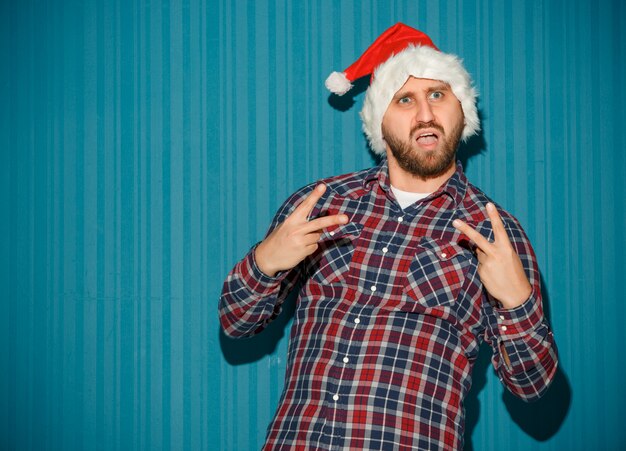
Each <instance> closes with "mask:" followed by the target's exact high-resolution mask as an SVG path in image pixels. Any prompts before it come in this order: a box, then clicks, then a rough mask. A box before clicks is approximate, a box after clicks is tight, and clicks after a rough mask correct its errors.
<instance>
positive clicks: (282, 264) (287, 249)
mask: <svg viewBox="0 0 626 451" xmlns="http://www.w3.org/2000/svg"><path fill="white" fill-rule="evenodd" d="M324 191H326V185H323V184H320V185H317V186H316V187H315V189H314V190H313V191H312V192H311V194H309V196H308V197H307V198H306V199H304V201H302V203H301V204H300V205H298V207H297V208H296V209H295V210H294V211H293V212H292V213H291V214H290V215H289V216H288V217H287V219H285V221H284V222H283V223H282V224H280V225H279V226H278V227H276V228H275V229H274V230H273V231H272V233H270V234H269V235H268V236H267V238H265V239H264V240H263V241H262V242H261V243H260V244H259V245H258V246H257V248H256V252H255V254H254V256H255V259H256V263H257V266H258V267H259V269H260V270H261V271H263V273H264V274H266V275H268V276H270V277H274V276H275V275H276V273H277V272H279V271H285V270H288V269H291V268H293V267H294V266H296V265H297V264H298V263H300V262H301V261H302V260H304V259H305V258H306V257H307V256H309V255H311V254H312V253H313V252H315V250H316V249H317V246H318V244H317V242H318V241H319V239H320V237H321V236H322V230H323V229H325V228H327V227H331V226H334V225H339V224H345V223H347V222H348V217H347V216H346V215H332V216H324V217H321V218H317V219H313V220H312V221H308V220H307V218H308V217H309V214H310V213H311V211H312V210H313V207H314V206H315V204H316V203H317V201H318V200H319V199H320V197H322V194H324Z"/></svg>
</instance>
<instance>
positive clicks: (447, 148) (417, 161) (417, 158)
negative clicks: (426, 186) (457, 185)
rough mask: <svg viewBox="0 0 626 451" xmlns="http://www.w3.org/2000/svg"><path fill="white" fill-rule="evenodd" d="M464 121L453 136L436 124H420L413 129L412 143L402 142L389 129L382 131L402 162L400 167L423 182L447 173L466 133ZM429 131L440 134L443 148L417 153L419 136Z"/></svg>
mask: <svg viewBox="0 0 626 451" xmlns="http://www.w3.org/2000/svg"><path fill="white" fill-rule="evenodd" d="M463 126H464V124H463V121H460V122H459V123H458V124H457V125H455V127H454V128H453V129H452V130H450V133H449V135H448V134H447V133H445V131H444V129H443V127H442V126H441V125H439V124H437V123H436V122H434V121H431V122H420V123H418V124H417V125H416V126H415V127H413V128H412V129H411V133H410V134H409V139H408V140H407V141H404V140H402V139H401V138H399V137H398V136H394V135H393V134H392V133H390V132H389V131H388V130H386V129H385V127H384V126H383V127H382V132H383V138H384V139H385V142H386V143H387V145H388V146H389V149H390V150H391V154H392V155H393V157H394V158H395V159H396V161H397V162H398V166H400V168H402V169H403V170H405V171H406V172H408V173H409V174H412V175H415V176H417V177H419V178H422V179H428V178H434V177H438V176H440V175H442V174H443V173H444V172H446V171H447V170H448V169H449V168H450V166H451V165H452V164H453V163H454V161H455V159H456V149H457V147H458V145H459V141H460V140H461V134H462V133H463ZM426 128H434V129H436V130H438V131H439V133H440V136H439V140H440V143H439V144H440V145H439V146H437V148H436V149H434V150H430V151H421V150H419V149H414V148H413V144H414V143H415V140H416V136H417V133H418V132H419V131H420V130H422V129H426Z"/></svg>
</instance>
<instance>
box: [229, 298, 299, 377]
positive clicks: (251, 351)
mask: <svg viewBox="0 0 626 451" xmlns="http://www.w3.org/2000/svg"><path fill="white" fill-rule="evenodd" d="M299 291H300V289H299V288H298V287H295V288H294V289H293V290H292V291H291V293H290V294H289V296H288V297H287V299H285V302H284V303H283V306H282V307H283V310H282V312H281V313H280V315H278V317H277V318H276V319H274V321H272V322H271V323H270V324H269V325H268V326H267V327H266V328H265V329H264V330H263V332H262V333H260V334H259V335H255V336H253V337H251V338H230V337H227V336H226V335H225V334H224V331H223V330H222V328H221V327H219V330H218V334H219V341H220V348H221V349H222V354H223V355H224V358H225V359H226V361H227V362H228V363H229V364H231V365H246V364H249V363H254V362H258V361H259V360H261V359H262V358H264V357H265V356H267V355H270V354H273V353H274V352H275V351H276V347H277V346H278V343H280V341H281V340H282V339H283V337H284V336H285V329H286V328H287V325H288V324H289V321H291V318H293V315H294V312H295V310H296V299H297V297H298V292H299Z"/></svg>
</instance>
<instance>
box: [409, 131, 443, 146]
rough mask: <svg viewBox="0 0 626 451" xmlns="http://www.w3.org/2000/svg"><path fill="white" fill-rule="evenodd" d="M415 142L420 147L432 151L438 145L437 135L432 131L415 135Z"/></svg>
mask: <svg viewBox="0 0 626 451" xmlns="http://www.w3.org/2000/svg"><path fill="white" fill-rule="evenodd" d="M415 141H416V142H417V144H418V145H419V146H420V147H423V148H426V149H429V150H430V149H434V148H435V147H437V144H438V143H439V133H437V132H436V131H434V130H426V131H421V132H419V133H418V134H417V137H416V138H415Z"/></svg>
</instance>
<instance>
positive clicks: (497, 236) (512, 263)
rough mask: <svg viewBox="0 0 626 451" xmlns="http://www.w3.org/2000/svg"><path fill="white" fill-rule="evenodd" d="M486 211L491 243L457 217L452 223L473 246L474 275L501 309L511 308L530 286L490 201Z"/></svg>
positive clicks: (523, 298) (521, 301) (519, 302)
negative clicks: (476, 259) (490, 231)
mask: <svg viewBox="0 0 626 451" xmlns="http://www.w3.org/2000/svg"><path fill="white" fill-rule="evenodd" d="M487 214H488V216H489V219H490V220H491V227H492V229H493V236H494V241H493V242H490V241H489V240H487V238H485V237H484V236H482V235H481V234H480V233H479V232H477V231H476V230H475V229H473V228H472V227H471V226H469V225H468V224H466V223H465V222H463V221H461V220H460V219H455V220H454V222H453V223H452V225H453V226H454V227H455V228H456V229H457V230H458V231H460V232H462V233H464V234H465V235H467V236H468V237H469V239H470V240H472V241H473V242H474V244H475V245H476V256H477V257H478V275H479V276H480V279H481V281H482V282H483V285H484V286H485V288H486V289H487V291H488V292H489V294H491V296H493V297H494V298H496V299H497V300H498V301H500V302H501V303H502V306H503V307H504V308H507V309H511V308H515V307H517V306H519V305H521V304H523V303H524V301H526V299H528V297H529V296H530V293H531V292H532V287H531V286H530V283H529V282H528V277H526V273H525V272H524V267H523V266H522V261H521V260H520V258H519V256H518V255H517V252H515V249H514V248H513V245H512V244H511V241H510V240H509V237H508V235H507V233H506V230H505V228H504V224H503V222H502V219H501V218H500V215H499V214H498V210H497V209H496V207H495V206H494V205H493V204H492V203H488V204H487Z"/></svg>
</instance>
